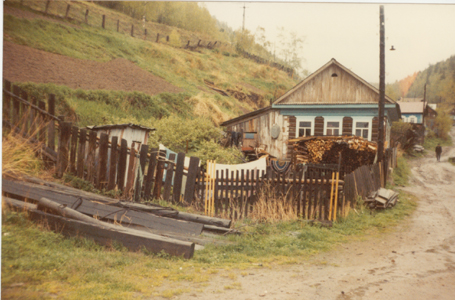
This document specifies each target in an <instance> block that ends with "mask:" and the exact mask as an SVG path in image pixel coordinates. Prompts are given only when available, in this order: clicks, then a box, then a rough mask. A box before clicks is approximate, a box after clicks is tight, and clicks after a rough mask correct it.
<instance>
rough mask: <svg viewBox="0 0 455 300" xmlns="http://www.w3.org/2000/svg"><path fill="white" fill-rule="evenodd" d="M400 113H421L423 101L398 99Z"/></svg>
mask: <svg viewBox="0 0 455 300" xmlns="http://www.w3.org/2000/svg"><path fill="white" fill-rule="evenodd" d="M398 104H399V105H400V109H401V113H402V114H413V113H414V114H415V113H417V114H421V113H423V102H402V101H398Z"/></svg>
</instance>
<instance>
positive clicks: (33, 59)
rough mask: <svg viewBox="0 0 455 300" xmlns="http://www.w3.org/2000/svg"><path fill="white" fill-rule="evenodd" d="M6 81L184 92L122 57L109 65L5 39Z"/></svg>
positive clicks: (148, 92) (147, 92)
mask: <svg viewBox="0 0 455 300" xmlns="http://www.w3.org/2000/svg"><path fill="white" fill-rule="evenodd" d="M3 78H4V79H7V80H9V81H11V82H35V83H55V84H58V85H65V86H68V87H70V88H73V89H84V90H116V91H138V92H144V93H146V94H149V95H156V94H159V93H163V92H168V93H179V92H183V91H184V90H183V89H181V88H179V87H176V86H174V85H172V84H170V83H168V82H167V81H165V80H164V79H162V78H160V77H158V76H155V75H153V74H151V73H149V72H147V71H145V70H143V69H141V68H140V67H138V66H136V65H135V64H134V63H132V62H130V61H128V60H126V59H123V58H116V59H113V60H111V61H109V62H106V63H102V62H97V61H92V60H82V59H76V58H71V57H67V56H63V55H58V54H53V53H49V52H45V51H41V50H37V49H34V48H30V47H27V46H22V45H17V44H14V43H12V42H10V41H6V40H5V41H4V43H3Z"/></svg>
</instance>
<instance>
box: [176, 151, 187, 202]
mask: <svg viewBox="0 0 455 300" xmlns="http://www.w3.org/2000/svg"><path fill="white" fill-rule="evenodd" d="M184 165H185V153H183V152H180V153H179V154H177V162H176V165H175V176H174V193H173V200H174V203H179V202H180V194H181V193H182V179H183V168H184Z"/></svg>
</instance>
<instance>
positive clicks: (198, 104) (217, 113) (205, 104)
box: [189, 93, 229, 124]
mask: <svg viewBox="0 0 455 300" xmlns="http://www.w3.org/2000/svg"><path fill="white" fill-rule="evenodd" d="M189 103H190V104H191V105H192V106H193V107H194V114H195V115H196V116H199V117H204V118H210V119H211V120H212V122H213V123H215V124H220V123H222V122H223V121H225V120H227V119H228V118H229V116H228V115H227V114H226V113H224V112H222V111H221V109H220V108H219V106H218V105H217V104H216V103H215V102H214V99H212V98H210V97H209V96H208V95H206V94H205V93H199V94H198V95H196V96H194V97H191V98H190V99H189Z"/></svg>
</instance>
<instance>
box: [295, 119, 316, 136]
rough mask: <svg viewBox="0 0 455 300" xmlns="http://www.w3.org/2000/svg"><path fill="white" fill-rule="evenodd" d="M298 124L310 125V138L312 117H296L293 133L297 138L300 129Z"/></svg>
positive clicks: (312, 123) (311, 134)
mask: <svg viewBox="0 0 455 300" xmlns="http://www.w3.org/2000/svg"><path fill="white" fill-rule="evenodd" d="M300 122H310V123H311V129H310V136H313V135H314V123H315V121H314V117H313V118H311V117H296V124H295V125H296V128H295V133H296V136H297V137H300V136H299V129H300Z"/></svg>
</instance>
